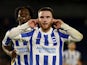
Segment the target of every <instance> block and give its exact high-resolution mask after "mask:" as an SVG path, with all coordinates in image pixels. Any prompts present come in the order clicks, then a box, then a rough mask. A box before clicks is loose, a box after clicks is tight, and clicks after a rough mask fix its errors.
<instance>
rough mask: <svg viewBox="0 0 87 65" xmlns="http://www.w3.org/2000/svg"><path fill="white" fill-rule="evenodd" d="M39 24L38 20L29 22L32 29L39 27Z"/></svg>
mask: <svg viewBox="0 0 87 65" xmlns="http://www.w3.org/2000/svg"><path fill="white" fill-rule="evenodd" d="M37 23H38V19H30V20H29V21H28V24H29V26H30V27H31V28H34V27H36V26H37Z"/></svg>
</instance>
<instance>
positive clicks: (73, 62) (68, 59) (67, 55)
mask: <svg viewBox="0 0 87 65" xmlns="http://www.w3.org/2000/svg"><path fill="white" fill-rule="evenodd" d="M79 59H80V52H79V51H76V50H75V51H72V52H71V51H70V50H66V51H64V52H63V61H64V63H66V64H69V65H77V62H78V60H79Z"/></svg>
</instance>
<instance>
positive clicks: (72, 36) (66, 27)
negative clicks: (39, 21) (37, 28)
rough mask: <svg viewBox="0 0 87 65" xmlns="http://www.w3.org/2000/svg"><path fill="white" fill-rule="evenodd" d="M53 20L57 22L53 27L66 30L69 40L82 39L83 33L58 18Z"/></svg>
mask: <svg viewBox="0 0 87 65" xmlns="http://www.w3.org/2000/svg"><path fill="white" fill-rule="evenodd" d="M55 21H56V22H58V23H56V25H55V28H57V29H58V28H61V29H63V30H65V31H66V32H67V34H68V35H69V40H72V41H81V40H82V39H83V35H82V34H81V33H80V32H79V31H78V30H76V29H75V28H73V27H71V26H69V25H68V24H66V23H64V22H63V21H62V20H60V19H58V20H55Z"/></svg>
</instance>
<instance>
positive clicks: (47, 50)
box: [9, 7, 83, 65]
mask: <svg viewBox="0 0 87 65" xmlns="http://www.w3.org/2000/svg"><path fill="white" fill-rule="evenodd" d="M37 23H38V24H39V26H40V28H38V29H36V28H35V27H36V26H37ZM52 25H53V26H54V27H55V28H56V29H54V28H52ZM26 28H31V31H29V32H27V33H22V32H23V30H25V29H26ZM32 28H33V30H32ZM13 32H14V33H13ZM9 33H10V35H9V38H12V39H14V38H15V37H16V36H17V35H19V34H20V33H21V36H20V38H22V40H26V41H29V43H30V45H29V47H30V49H29V51H30V65H62V50H63V43H64V42H65V41H70V40H72V41H77V42H78V41H81V40H82V38H83V35H82V34H81V33H80V32H79V31H77V30H76V29H74V28H72V27H71V26H69V25H68V24H66V23H64V22H63V21H62V20H60V19H54V18H53V10H52V9H51V8H50V7H43V8H41V9H40V10H39V11H38V19H31V20H29V21H28V22H27V23H25V24H23V25H21V26H20V27H15V28H14V29H12V30H11V31H10V32H9Z"/></svg>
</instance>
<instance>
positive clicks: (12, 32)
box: [9, 22, 29, 38]
mask: <svg viewBox="0 0 87 65" xmlns="http://www.w3.org/2000/svg"><path fill="white" fill-rule="evenodd" d="M28 27H29V25H28V22H27V23H25V24H23V25H21V26H18V27H15V28H13V29H12V30H10V32H9V37H10V38H14V37H16V36H17V35H19V34H20V33H23V32H24V30H26V29H27V28H28Z"/></svg>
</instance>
